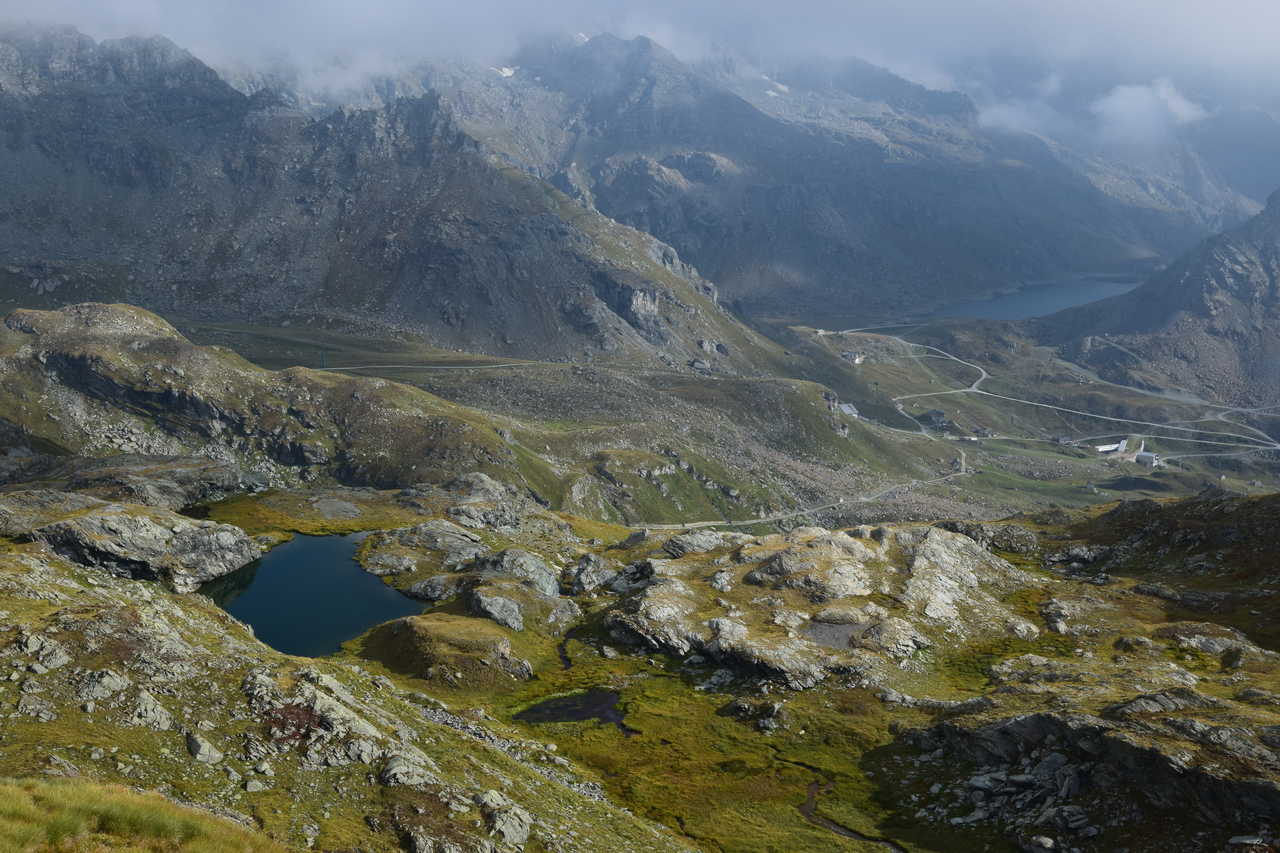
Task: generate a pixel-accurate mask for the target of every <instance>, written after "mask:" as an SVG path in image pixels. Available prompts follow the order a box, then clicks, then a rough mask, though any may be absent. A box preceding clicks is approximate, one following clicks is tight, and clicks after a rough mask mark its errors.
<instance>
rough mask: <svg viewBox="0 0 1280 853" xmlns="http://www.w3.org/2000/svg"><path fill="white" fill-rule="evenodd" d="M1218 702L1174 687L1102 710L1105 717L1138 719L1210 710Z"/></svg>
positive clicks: (1189, 689)
mask: <svg viewBox="0 0 1280 853" xmlns="http://www.w3.org/2000/svg"><path fill="white" fill-rule="evenodd" d="M1218 704H1219V703H1218V701H1217V700H1216V699H1214V698H1212V697H1210V696H1205V695H1203V694H1202V693H1198V692H1197V691H1195V690H1192V689H1191V688H1189V687H1175V688H1173V689H1171V690H1162V691H1160V692H1159V693H1147V694H1145V695H1143V696H1138V697H1135V698H1133V699H1130V700H1128V701H1127V702H1120V703H1118V704H1115V705H1110V706H1108V707H1106V708H1104V709H1103V710H1102V713H1103V715H1104V716H1107V717H1117V718H1121V719H1123V718H1126V717H1138V716H1142V715H1145V714H1167V713H1170V712H1172V711H1183V710H1186V709H1188V708H1212V707H1215V706H1216V705H1218Z"/></svg>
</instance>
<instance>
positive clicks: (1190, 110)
mask: <svg viewBox="0 0 1280 853" xmlns="http://www.w3.org/2000/svg"><path fill="white" fill-rule="evenodd" d="M1090 110H1091V112H1092V113H1093V115H1094V116H1095V118H1096V119H1097V121H1098V129H1097V132H1098V137H1099V141H1100V142H1101V143H1102V144H1103V145H1105V146H1109V147H1114V148H1159V147H1161V146H1164V145H1167V144H1168V143H1170V142H1171V141H1173V139H1174V138H1175V135H1176V132H1177V129H1178V128H1179V127H1181V126H1182V125H1186V124H1190V123H1192V122H1196V121H1200V120H1202V119H1204V118H1205V117H1206V116H1207V115H1208V113H1207V111H1206V110H1205V109H1203V108H1202V107H1200V106H1199V105H1198V104H1195V103H1193V102H1192V101H1191V100H1189V99H1188V98H1187V97H1186V96H1184V95H1183V94H1182V93H1181V92H1179V91H1178V89H1177V87H1176V86H1174V85H1173V83H1172V82H1171V81H1169V80H1167V79H1160V80H1155V81H1153V82H1151V83H1149V84H1146V85H1125V86H1115V87H1114V88H1112V89H1111V91H1109V92H1107V94H1105V95H1103V96H1102V97H1101V98H1098V99H1097V100H1096V101H1094V102H1093V104H1092V105H1091V107H1090Z"/></svg>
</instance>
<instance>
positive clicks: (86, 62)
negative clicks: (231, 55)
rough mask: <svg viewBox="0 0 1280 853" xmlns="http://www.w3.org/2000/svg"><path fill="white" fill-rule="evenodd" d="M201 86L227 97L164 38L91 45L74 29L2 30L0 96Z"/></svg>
mask: <svg viewBox="0 0 1280 853" xmlns="http://www.w3.org/2000/svg"><path fill="white" fill-rule="evenodd" d="M74 84H79V85H94V86H121V87H165V88H177V87H187V88H191V87H200V88H202V89H205V90H208V91H211V92H217V93H218V94H220V95H222V96H230V95H231V94H232V90H231V88H230V87H229V86H228V85H227V84H226V83H225V82H224V81H222V79H221V78H220V77H219V76H218V73H217V72H216V71H214V70H213V69H212V68H210V67H209V66H208V65H206V64H205V63H204V62H202V61H201V60H200V59H198V58H197V57H196V56H194V55H193V54H192V53H191V52H190V51H187V50H186V49H184V48H182V47H179V46H178V45H177V44H175V43H174V42H173V41H171V40H170V39H168V38H165V37H164V36H159V35H155V36H127V37H125V38H120V39H104V40H102V41H95V40H94V39H93V38H91V37H89V36H87V35H85V34H84V33H82V32H80V31H79V30H77V29H75V28H74V27H49V26H35V25H30V24H27V25H20V26H15V27H10V28H6V29H0V92H17V93H19V94H33V93H36V92H40V91H43V90H44V89H46V88H48V87H50V86H59V85H74Z"/></svg>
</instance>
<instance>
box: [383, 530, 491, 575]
mask: <svg viewBox="0 0 1280 853" xmlns="http://www.w3.org/2000/svg"><path fill="white" fill-rule="evenodd" d="M375 535H378V536H379V537H380V538H382V539H386V540H389V541H392V542H395V543H397V544H400V545H403V546H404V547H406V548H418V549H426V550H430V551H441V552H443V554H442V558H441V568H443V569H445V570H452V569H455V568H457V567H459V566H461V565H463V564H464V563H466V562H468V561H470V560H474V559H475V558H476V557H480V556H483V555H485V554H487V553H489V549H488V548H487V547H486V546H485V545H484V544H483V543H481V542H480V537H478V536H476V535H475V534H474V533H472V532H471V531H469V530H466V529H464V528H462V527H459V526H458V525H456V524H454V523H453V522H450V521H445V520H444V519H440V518H434V519H432V520H431V521H425V522H423V523H422V524H418V525H414V526H413V527H405V528H401V529H399V530H390V531H387V532H386V533H384V534H375ZM371 544H372V543H371Z"/></svg>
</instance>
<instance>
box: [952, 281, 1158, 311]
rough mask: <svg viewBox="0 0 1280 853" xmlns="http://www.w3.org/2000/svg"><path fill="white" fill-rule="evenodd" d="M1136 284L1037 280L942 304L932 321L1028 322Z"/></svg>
mask: <svg viewBox="0 0 1280 853" xmlns="http://www.w3.org/2000/svg"><path fill="white" fill-rule="evenodd" d="M1139 284H1141V281H1140V280H1138V279H1133V280H1120V279H1110V278H1101V277H1096V276H1075V277H1072V278H1063V279H1055V280H1053V281H1039V282H1035V283H1033V284H1027V285H1023V286H1022V287H1020V288H1019V289H1017V290H1015V291H1012V292H1010V293H1003V294H999V295H997V296H993V297H991V298H990V299H975V300H971V301H967V302H954V303H952V304H950V305H944V306H942V307H941V308H939V309H938V310H937V311H935V312H934V314H933V316H932V318H931V319H935V320H936V319H943V318H946V317H972V318H975V319H982V320H1005V321H1014V320H1028V319H1030V318H1032V317H1043V316H1045V315H1046V314H1053V313H1054V312H1056V311H1061V310H1063V309H1064V308H1073V307H1075V306H1076V305H1084V304H1085V303H1088V302H1097V301H1098V300H1099V299H1107V298H1108V297H1111V296H1119V295H1120V294H1122V293H1128V292H1129V291H1130V290H1133V289H1134V288H1135V287H1137V286H1138V285H1139Z"/></svg>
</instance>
